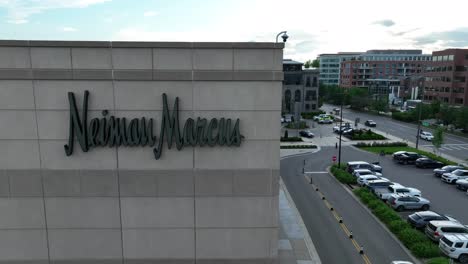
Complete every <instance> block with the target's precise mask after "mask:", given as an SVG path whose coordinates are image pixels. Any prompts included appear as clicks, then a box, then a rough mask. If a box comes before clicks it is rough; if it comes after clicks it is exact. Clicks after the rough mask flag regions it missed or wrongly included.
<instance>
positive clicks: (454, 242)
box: [439, 234, 468, 263]
mask: <svg viewBox="0 0 468 264" xmlns="http://www.w3.org/2000/svg"><path fill="white" fill-rule="evenodd" d="M439 248H440V250H441V251H442V252H443V253H444V254H445V255H447V256H448V257H450V258H452V259H456V260H458V261H459V262H460V263H468V234H447V235H445V236H443V237H442V238H441V239H440V240H439Z"/></svg>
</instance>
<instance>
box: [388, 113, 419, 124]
mask: <svg viewBox="0 0 468 264" xmlns="http://www.w3.org/2000/svg"><path fill="white" fill-rule="evenodd" d="M392 119H395V120H400V121H403V122H414V121H416V119H415V118H414V115H412V114H411V113H409V112H392Z"/></svg>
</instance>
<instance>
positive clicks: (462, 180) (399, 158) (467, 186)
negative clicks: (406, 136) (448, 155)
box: [392, 151, 468, 195]
mask: <svg viewBox="0 0 468 264" xmlns="http://www.w3.org/2000/svg"><path fill="white" fill-rule="evenodd" d="M392 156H393V160H394V161H396V162H398V163H400V164H415V165H416V167H418V168H435V169H434V176H436V177H439V178H440V179H441V180H442V181H443V182H446V183H449V184H454V185H456V186H457V188H458V189H460V190H462V191H466V192H467V195H468V169H466V168H464V167H463V166H460V165H445V164H444V163H442V162H440V161H437V160H433V159H430V158H428V157H426V156H424V155H421V154H418V153H415V152H408V151H397V152H395V153H393V155H392Z"/></svg>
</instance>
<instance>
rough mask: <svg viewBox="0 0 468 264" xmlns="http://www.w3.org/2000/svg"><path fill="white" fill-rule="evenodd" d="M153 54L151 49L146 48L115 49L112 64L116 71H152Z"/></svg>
mask: <svg viewBox="0 0 468 264" xmlns="http://www.w3.org/2000/svg"><path fill="white" fill-rule="evenodd" d="M151 53H152V52H151V49H144V48H113V49H112V64H113V66H114V69H133V70H136V69H151V68H152V67H153V62H152V60H153V56H152V54H151Z"/></svg>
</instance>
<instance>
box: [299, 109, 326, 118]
mask: <svg viewBox="0 0 468 264" xmlns="http://www.w3.org/2000/svg"><path fill="white" fill-rule="evenodd" d="M321 114H326V112H325V111H322V110H319V111H314V112H309V113H305V112H304V113H301V116H302V118H304V119H312V118H313V117H314V116H316V115H321Z"/></svg>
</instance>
